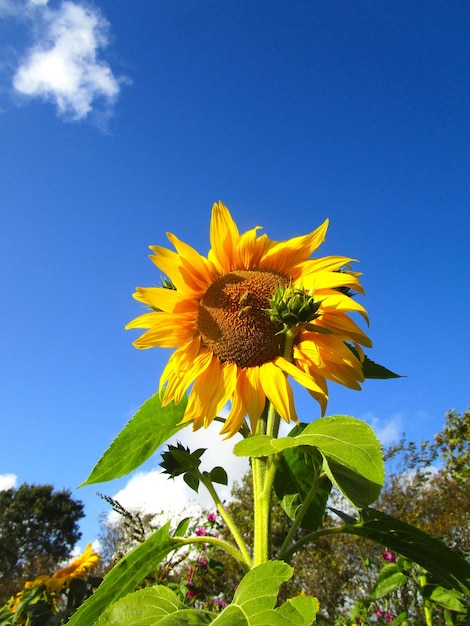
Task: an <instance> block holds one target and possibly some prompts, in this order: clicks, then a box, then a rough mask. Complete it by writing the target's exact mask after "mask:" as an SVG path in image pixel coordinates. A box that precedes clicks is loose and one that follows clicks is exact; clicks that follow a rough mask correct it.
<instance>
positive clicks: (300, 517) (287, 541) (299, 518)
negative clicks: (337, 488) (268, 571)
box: [278, 478, 318, 560]
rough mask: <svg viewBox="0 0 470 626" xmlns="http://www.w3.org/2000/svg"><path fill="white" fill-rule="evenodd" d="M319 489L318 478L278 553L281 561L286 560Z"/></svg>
mask: <svg viewBox="0 0 470 626" xmlns="http://www.w3.org/2000/svg"><path fill="white" fill-rule="evenodd" d="M317 487H318V478H317V479H316V480H314V482H313V485H312V486H311V488H310V491H309V492H308V494H307V496H306V497H305V499H304V501H303V502H302V506H301V507H300V509H299V511H298V512H297V515H296V516H295V519H294V521H293V523H292V526H291V527H290V529H289V532H288V533H287V535H286V537H285V539H284V541H283V543H282V546H281V547H280V549H279V552H278V559H280V560H284V558H285V553H286V552H287V549H288V547H289V544H290V542H291V541H292V539H293V538H294V535H295V533H296V532H297V530H298V528H299V526H300V524H301V522H302V520H303V518H304V516H305V513H306V512H307V510H308V507H309V506H310V503H311V502H312V500H313V498H314V496H315V494H316V492H317Z"/></svg>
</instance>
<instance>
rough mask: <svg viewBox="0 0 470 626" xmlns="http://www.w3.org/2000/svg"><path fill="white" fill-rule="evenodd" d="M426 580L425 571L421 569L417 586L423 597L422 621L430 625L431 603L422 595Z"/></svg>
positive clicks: (427, 625)
mask: <svg viewBox="0 0 470 626" xmlns="http://www.w3.org/2000/svg"><path fill="white" fill-rule="evenodd" d="M427 582H428V579H427V576H426V572H424V571H423V570H421V568H420V572H419V586H420V589H421V596H422V598H423V611H424V621H425V622H426V626H432V604H431V602H430V601H429V600H428V598H426V597H425V595H424V588H425V586H426V584H427Z"/></svg>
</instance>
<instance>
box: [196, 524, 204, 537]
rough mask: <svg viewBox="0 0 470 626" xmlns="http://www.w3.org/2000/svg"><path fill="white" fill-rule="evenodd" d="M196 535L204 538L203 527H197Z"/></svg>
mask: <svg viewBox="0 0 470 626" xmlns="http://www.w3.org/2000/svg"><path fill="white" fill-rule="evenodd" d="M196 535H197V536H198V537H205V536H206V535H207V530H206V529H205V528H204V526H199V528H198V529H197V530H196Z"/></svg>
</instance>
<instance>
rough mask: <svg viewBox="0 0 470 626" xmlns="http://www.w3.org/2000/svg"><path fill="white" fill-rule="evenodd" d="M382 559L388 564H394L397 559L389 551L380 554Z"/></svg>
mask: <svg viewBox="0 0 470 626" xmlns="http://www.w3.org/2000/svg"><path fill="white" fill-rule="evenodd" d="M382 558H383V560H384V561H388V562H389V563H395V562H396V560H397V557H396V556H395V555H394V554H393V552H390V550H384V551H383V552H382Z"/></svg>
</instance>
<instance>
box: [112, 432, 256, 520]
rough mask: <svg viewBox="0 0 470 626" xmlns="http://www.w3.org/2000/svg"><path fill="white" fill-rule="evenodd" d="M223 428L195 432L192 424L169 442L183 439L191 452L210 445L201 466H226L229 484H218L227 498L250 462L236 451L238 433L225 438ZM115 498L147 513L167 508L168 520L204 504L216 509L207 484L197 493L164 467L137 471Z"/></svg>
mask: <svg viewBox="0 0 470 626" xmlns="http://www.w3.org/2000/svg"><path fill="white" fill-rule="evenodd" d="M220 428H221V425H220V424H213V425H212V426H211V427H210V428H208V429H207V430H205V429H200V430H198V431H196V432H193V431H192V430H191V427H188V428H186V429H184V430H183V431H180V432H179V433H178V434H177V435H176V436H175V437H173V438H172V439H170V440H169V441H168V443H170V444H172V445H176V442H177V441H180V442H181V443H182V444H183V445H184V446H187V447H189V448H190V450H191V452H193V451H194V450H197V449H198V448H207V451H206V452H205V453H204V455H203V456H202V463H201V469H202V470H206V471H210V470H211V469H212V468H213V467H216V466H222V467H223V468H224V469H225V470H226V472H227V474H228V478H229V483H228V485H227V486H225V485H215V488H216V491H217V493H218V495H219V497H220V498H221V500H222V501H224V500H228V499H229V497H230V493H231V490H232V486H233V482H234V481H237V480H238V481H239V480H240V479H241V477H242V476H243V475H244V474H245V473H246V472H247V471H248V469H249V464H248V460H247V459H246V458H240V457H236V456H235V455H234V454H233V452H232V450H233V446H234V445H235V443H236V442H237V441H238V437H232V438H231V439H228V440H223V439H222V436H221V435H219V430H220ZM113 498H114V499H115V500H117V501H118V502H119V503H120V504H121V505H122V506H123V507H124V508H126V509H129V510H132V509H134V510H135V509H138V510H140V511H143V512H146V513H160V512H161V511H163V512H164V517H165V519H166V520H168V519H172V518H175V519H176V521H178V520H179V519H180V518H181V517H183V515H195V514H196V515H197V513H199V512H200V511H201V508H204V509H209V510H210V509H214V510H215V505H214V503H213V501H212V498H211V497H210V495H209V494H208V493H207V491H206V489H205V488H204V486H203V485H200V487H199V493H196V492H195V491H193V490H192V489H190V488H189V487H188V486H187V485H186V483H185V482H184V481H183V478H182V477H181V476H177V477H176V478H175V479H174V480H173V479H171V478H169V476H168V475H167V474H162V473H161V471H160V468H159V469H156V470H152V471H150V472H137V473H136V474H134V476H132V478H131V479H130V480H129V482H128V483H127V485H126V486H125V487H124V488H123V489H121V490H120V491H118V493H116V494H115V495H114V496H113ZM113 519H114V514H113V513H111V514H110V520H113ZM162 521H163V520H162Z"/></svg>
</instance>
